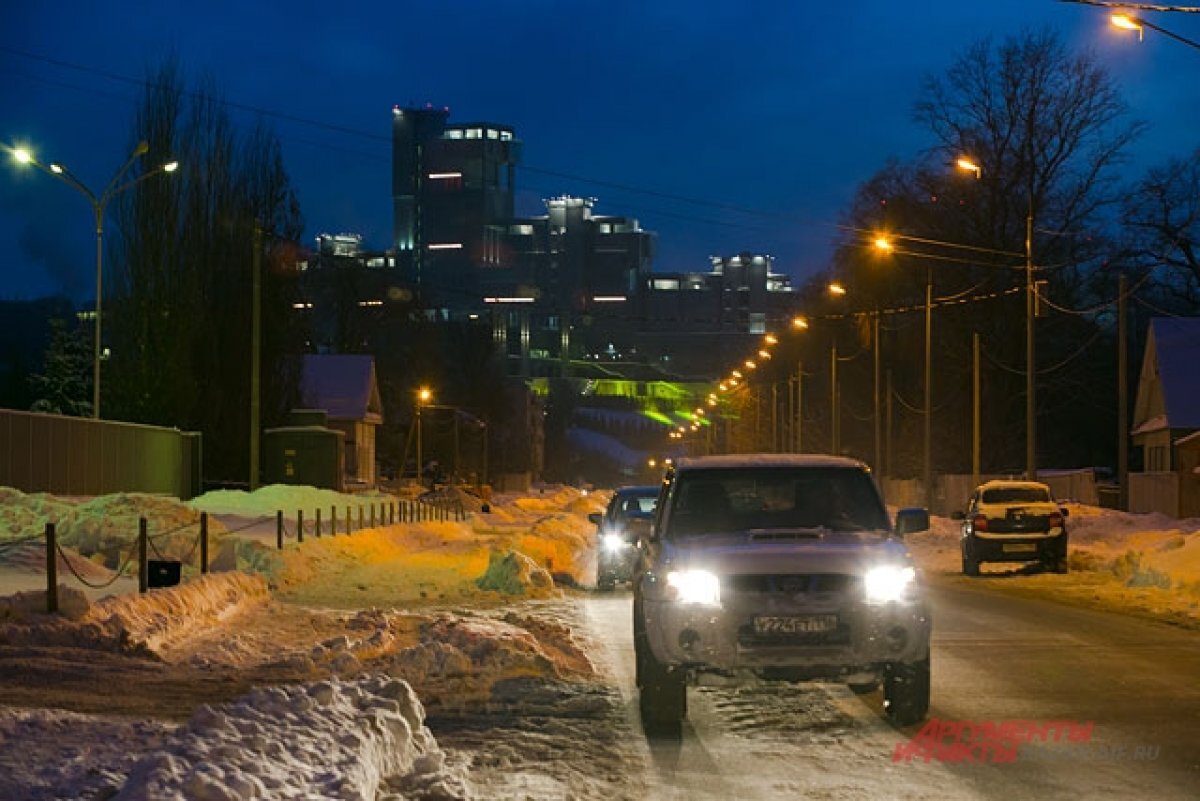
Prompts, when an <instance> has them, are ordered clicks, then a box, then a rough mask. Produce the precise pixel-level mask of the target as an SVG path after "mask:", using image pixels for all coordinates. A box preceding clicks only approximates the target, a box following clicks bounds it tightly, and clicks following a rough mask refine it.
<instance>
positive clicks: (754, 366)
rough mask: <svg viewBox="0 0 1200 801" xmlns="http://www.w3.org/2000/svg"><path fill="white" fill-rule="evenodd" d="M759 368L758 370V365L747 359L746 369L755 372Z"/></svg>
mask: <svg viewBox="0 0 1200 801" xmlns="http://www.w3.org/2000/svg"><path fill="white" fill-rule="evenodd" d="M757 368H758V365H757V364H755V363H754V362H752V361H750V360H749V359H746V369H748V370H754V369H757Z"/></svg>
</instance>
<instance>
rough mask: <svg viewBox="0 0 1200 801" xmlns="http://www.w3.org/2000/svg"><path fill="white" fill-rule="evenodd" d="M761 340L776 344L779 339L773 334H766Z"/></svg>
mask: <svg viewBox="0 0 1200 801" xmlns="http://www.w3.org/2000/svg"><path fill="white" fill-rule="evenodd" d="M763 342H766V343H767V344H768V345H778V344H779V339H778V337H776V336H775V335H774V334H767V335H766V336H765V337H763Z"/></svg>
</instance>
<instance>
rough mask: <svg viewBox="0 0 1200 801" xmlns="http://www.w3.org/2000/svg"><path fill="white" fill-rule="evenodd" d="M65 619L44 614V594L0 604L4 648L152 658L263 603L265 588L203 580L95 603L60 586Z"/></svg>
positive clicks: (235, 579)
mask: <svg viewBox="0 0 1200 801" xmlns="http://www.w3.org/2000/svg"><path fill="white" fill-rule="evenodd" d="M58 589H59V604H60V607H62V609H63V610H64V614H63V615H62V616H59V615H48V614H45V609H46V594H45V592H31V593H30V592H27V593H18V594H16V595H14V596H11V597H9V598H0V623H3V624H4V625H2V626H0V643H3V644H5V645H69V646H72V647H76V648H94V649H100V650H106V651H117V652H122V653H136V654H141V655H144V656H154V655H155V654H156V652H157V651H159V650H161V649H162V648H163V647H164V646H166V645H168V644H170V643H171V642H177V641H179V640H181V639H184V638H186V637H187V636H188V635H189V634H190V633H191V632H193V631H196V630H197V629H201V628H204V627H207V626H209V625H211V624H212V623H213V622H215V621H217V620H224V619H227V618H229V617H231V616H233V615H235V614H237V613H238V612H240V611H243V610H245V609H246V608H248V607H250V606H254V605H258V604H261V603H265V602H266V601H267V599H268V597H269V595H268V591H267V584H266V582H265V581H264V580H263V579H262V578H261V577H259V576H251V575H248V574H245V573H217V574H209V575H207V576H201V577H199V578H197V579H195V580H193V581H189V582H187V583H186V584H182V585H180V586H178V587H171V588H167V589H160V590H154V591H152V592H150V593H147V594H146V595H125V596H113V597H109V598H105V599H104V600H102V601H99V602H97V603H94V604H93V603H91V602H89V601H88V599H87V597H86V596H84V595H83V593H82V592H80V591H79V590H76V589H74V588H71V587H67V586H65V585H59V588H58Z"/></svg>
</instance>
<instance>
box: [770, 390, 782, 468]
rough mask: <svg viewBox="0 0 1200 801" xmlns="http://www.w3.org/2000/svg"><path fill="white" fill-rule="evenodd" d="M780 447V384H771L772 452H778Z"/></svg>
mask: <svg viewBox="0 0 1200 801" xmlns="http://www.w3.org/2000/svg"><path fill="white" fill-rule="evenodd" d="M779 450H780V448H779V385H778V384H774V383H773V384H771V452H772V453H778V452H779Z"/></svg>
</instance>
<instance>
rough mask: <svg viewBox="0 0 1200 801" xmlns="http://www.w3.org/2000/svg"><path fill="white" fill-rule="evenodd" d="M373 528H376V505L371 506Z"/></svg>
mask: <svg viewBox="0 0 1200 801" xmlns="http://www.w3.org/2000/svg"><path fill="white" fill-rule="evenodd" d="M371 528H375V504H371Z"/></svg>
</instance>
